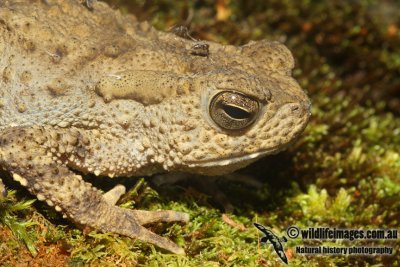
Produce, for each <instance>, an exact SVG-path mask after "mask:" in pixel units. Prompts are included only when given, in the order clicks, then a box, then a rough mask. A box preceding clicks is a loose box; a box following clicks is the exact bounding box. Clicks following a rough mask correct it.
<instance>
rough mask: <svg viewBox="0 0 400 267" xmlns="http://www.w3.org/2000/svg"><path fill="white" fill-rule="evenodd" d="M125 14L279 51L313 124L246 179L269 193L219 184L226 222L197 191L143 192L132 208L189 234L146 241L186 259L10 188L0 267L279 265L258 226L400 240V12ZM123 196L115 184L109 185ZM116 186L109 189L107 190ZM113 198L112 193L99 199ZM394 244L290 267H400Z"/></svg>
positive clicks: (228, 8)
mask: <svg viewBox="0 0 400 267" xmlns="http://www.w3.org/2000/svg"><path fill="white" fill-rule="evenodd" d="M108 2H110V3H111V4H112V5H113V6H114V7H119V8H121V9H122V10H123V12H131V13H134V14H136V15H137V16H138V18H139V19H140V20H149V21H150V22H151V23H152V24H153V25H154V26H155V27H156V28H158V29H163V30H169V29H171V28H172V27H174V26H175V25H182V24H185V23H187V22H188V21H190V30H191V35H192V36H193V37H194V38H198V39H206V40H213V41H217V42H222V43H231V44H236V45H241V44H245V43H246V42H248V41H249V40H258V39H263V38H267V39H273V40H279V41H282V42H284V43H285V44H286V45H287V46H288V47H289V48H290V50H291V51H292V52H293V54H294V56H295V58H296V69H295V70H294V76H295V77H296V78H297V79H298V81H299V83H300V84H301V85H302V87H303V88H305V89H306V90H307V91H308V93H309V95H310V98H311V99H312V102H313V108H312V114H313V116H312V119H311V121H310V124H309V126H308V127H307V129H306V131H305V133H304V134H303V136H302V138H301V139H300V140H299V141H298V142H297V143H296V144H295V145H294V146H292V147H291V148H290V149H289V150H288V151H285V152H283V153H281V154H279V155H276V156H271V157H267V158H265V159H262V160H260V161H258V162H257V163H255V164H253V165H251V166H249V167H248V168H246V169H244V170H242V171H241V173H244V174H250V175H252V176H253V177H255V178H256V179H257V180H258V181H259V182H261V183H262V186H261V187H259V188H254V187H248V186H244V185H243V184H238V183H234V182H224V181H221V183H223V186H222V188H223V191H224V193H225V194H226V196H227V198H228V200H229V201H230V202H231V203H232V204H233V206H234V212H233V214H223V212H221V211H220V209H219V206H218V205H217V204H213V201H212V200H210V197H209V196H207V195H206V194H204V193H201V191H200V190H198V189H197V188H195V187H193V186H183V185H182V186H169V187H164V188H158V189H157V190H156V189H154V188H153V187H152V186H151V184H150V183H149V182H147V181H146V180H144V179H136V180H132V181H130V182H129V184H132V185H134V186H133V187H131V188H132V190H131V191H130V193H129V194H128V195H127V196H126V197H125V199H124V201H122V205H123V206H125V207H131V208H132V207H134V208H141V209H174V210H181V211H186V212H188V213H189V214H190V216H191V221H190V223H189V224H187V225H179V224H170V225H163V224H159V225H153V226H151V229H152V230H154V231H155V232H157V233H159V234H162V235H164V236H167V237H169V238H171V239H172V240H174V241H175V242H176V243H178V244H180V245H181V246H184V247H185V250H186V252H187V255H186V256H176V255H171V254H166V253H162V252H160V251H159V250H158V249H156V248H154V247H153V246H150V245H146V244H143V243H140V242H138V241H135V240H132V239H129V238H125V237H120V236H117V235H114V234H100V233H96V232H90V233H85V234H83V232H82V231H81V230H78V229H77V228H76V227H75V226H74V225H72V224H71V223H70V222H68V221H66V220H63V219H62V218H61V216H59V215H58V214H56V212H55V211H53V210H52V209H51V208H49V207H47V206H46V205H44V204H42V203H39V202H38V201H36V202H34V203H32V201H31V200H32V199H34V197H33V196H31V195H29V194H28V193H27V191H26V190H24V189H23V188H21V187H20V186H18V185H17V184H16V183H14V182H12V179H10V177H8V176H7V174H2V178H5V179H4V180H5V183H6V185H7V187H8V188H9V189H10V190H11V189H12V190H17V193H16V192H15V191H9V194H8V197H7V198H5V199H1V200H0V265H1V266H68V265H71V266H83V265H92V266H136V265H137V266H281V265H282V263H281V261H280V260H279V258H278V257H277V255H276V254H275V252H274V251H273V249H272V247H271V245H267V246H265V245H263V246H259V245H258V242H257V239H258V237H260V236H261V235H260V233H258V232H257V229H256V228H254V227H253V226H252V222H255V221H257V222H259V223H261V224H263V225H265V226H268V227H270V228H272V229H273V230H274V232H275V233H277V234H278V235H283V234H285V229H286V228H287V227H289V226H291V225H297V226H298V227H300V228H308V227H317V226H332V227H336V228H356V229H376V228H386V229H389V228H395V229H398V228H399V221H400V154H399V153H400V117H399V116H400V3H399V2H398V1H396V0H385V1H380V0H356V1H347V0H337V1H328V0H325V1H316V0H299V1H288V0H268V1H261V0H256V1H246V0H241V1H233V0H232V1H229V0H218V1H209V0H203V1H167V0H153V1H150V0H147V1H146V0H140V1H128V0H126V1H123V0H121V1H117V0H115V1H111V0H109V1H108ZM111 182H112V183H115V182H117V181H111ZM111 182H110V183H111ZM104 189H107V188H104ZM304 244H308V245H326V246H328V245H331V246H332V245H336V246H360V245H364V246H390V247H393V248H394V255H392V256H379V255H373V256H362V255H358V256H340V255H339V256H312V255H308V256H305V255H301V254H298V253H296V251H295V247H296V246H300V245H304ZM399 248H400V246H399V241H398V240H395V241H379V240H375V241H348V242H347V241H336V242H335V241H326V242H325V241H324V242H322V241H308V242H305V241H302V240H300V239H289V241H288V242H287V243H285V250H286V255H287V256H288V258H289V265H291V266H298V265H299V266H301V265H307V266H349V265H350V266H399V265H400V254H399Z"/></svg>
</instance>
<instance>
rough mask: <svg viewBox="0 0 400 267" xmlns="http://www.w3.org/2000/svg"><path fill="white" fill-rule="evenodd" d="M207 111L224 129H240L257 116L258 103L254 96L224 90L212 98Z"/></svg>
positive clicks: (249, 123)
mask: <svg viewBox="0 0 400 267" xmlns="http://www.w3.org/2000/svg"><path fill="white" fill-rule="evenodd" d="M209 112H210V116H211V118H212V119H213V121H214V122H215V123H216V124H217V125H218V126H219V127H221V128H223V129H225V130H242V129H244V128H246V127H248V126H249V125H251V124H252V123H253V122H254V121H255V119H256V118H257V115H258V113H259V104H258V102H257V101H256V100H255V99H254V98H251V97H248V96H245V95H243V94H240V93H236V92H232V91H224V92H221V93H218V94H217V95H215V96H214V97H213V98H212V100H211V103H210V109H209Z"/></svg>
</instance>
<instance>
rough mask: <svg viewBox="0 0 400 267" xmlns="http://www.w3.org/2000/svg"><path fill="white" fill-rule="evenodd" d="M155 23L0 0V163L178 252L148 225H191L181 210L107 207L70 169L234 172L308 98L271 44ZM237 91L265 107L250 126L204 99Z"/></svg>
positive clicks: (110, 202) (289, 136) (66, 208)
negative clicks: (224, 123)
mask: <svg viewBox="0 0 400 267" xmlns="http://www.w3.org/2000/svg"><path fill="white" fill-rule="evenodd" d="M207 44H209V54H208V56H199V55H195V54H193V53H191V51H192V48H193V46H194V45H195V42H193V41H192V40H186V39H182V38H180V37H178V36H175V35H173V34H171V33H163V32H158V31H156V30H154V29H153V28H152V27H151V26H149V25H148V24H147V23H146V22H143V23H138V22H137V21H136V19H135V18H134V17H133V16H123V15H121V14H120V13H119V12H117V11H114V10H112V9H111V8H109V7H108V6H107V5H106V4H105V3H102V2H94V3H93V6H92V8H91V9H88V8H87V7H85V6H83V5H82V4H81V3H80V2H79V1H75V0H57V1H56V0H55V1H50V0H49V1H18V0H12V1H7V0H5V1H0V165H1V166H2V168H4V169H5V170H7V171H9V172H11V173H12V174H13V177H14V179H15V180H17V181H19V182H20V183H21V184H22V185H24V186H26V187H27V188H28V189H29V190H30V192H32V193H33V194H35V195H36V196H37V197H38V199H39V200H45V201H47V203H48V204H49V205H54V206H55V209H56V210H57V211H60V212H62V213H64V214H65V215H67V216H68V217H69V218H71V219H72V220H74V221H75V222H77V223H79V224H84V225H88V226H91V227H94V228H97V229H100V230H102V231H111V232H116V233H119V234H123V235H127V236H131V237H134V238H138V239H140V240H142V241H145V242H150V243H152V244H155V245H157V246H159V247H162V248H164V249H167V250H169V251H171V252H174V253H184V251H183V249H182V248H180V247H178V246H177V245H175V244H174V243H172V242H171V241H169V240H167V239H165V238H163V237H160V236H158V235H156V234H154V233H152V232H150V231H148V230H147V229H146V228H144V227H143V226H142V225H144V224H147V223H151V222H157V221H183V222H186V221H187V220H188V216H187V215H186V214H184V213H180V212H175V211H159V212H148V211H139V210H127V209H122V208H119V207H117V206H115V202H116V201H117V200H118V198H119V196H120V195H121V194H123V192H124V188H121V187H117V188H115V190H112V191H110V192H108V193H106V194H104V195H102V194H101V192H100V191H99V190H98V189H96V188H94V187H93V186H92V185H91V184H89V183H87V182H85V181H84V180H83V179H82V177H81V176H80V175H78V174H76V173H74V170H77V171H80V172H83V173H94V174H96V175H106V176H110V177H113V176H132V175H135V176H139V175H151V174H154V173H161V172H167V171H183V172H192V173H199V174H205V175H219V174H224V173H228V172H232V171H234V170H236V169H238V168H241V167H244V166H246V165H248V164H249V163H251V162H253V161H255V160H256V159H257V158H259V157H261V156H263V155H266V154H271V153H276V152H278V151H280V150H282V149H284V148H286V147H287V146H288V145H289V144H290V143H291V142H292V141H293V140H295V139H296V137H298V136H299V134H300V133H301V132H302V131H303V129H304V128H305V126H306V124H307V121H308V118H309V115H310V114H309V107H310V103H309V100H308V98H307V96H306V95H305V93H304V92H303V91H302V90H301V88H300V87H299V86H298V84H297V83H296V81H294V80H293V78H292V77H291V70H292V68H293V66H294V61H293V58H292V56H291V54H290V52H289V51H288V50H287V49H286V48H285V47H284V46H283V45H281V44H279V43H276V42H268V41H259V42H250V43H249V44H247V45H245V46H242V47H234V46H223V45H220V44H216V43H212V42H207ZM221 91H233V92H238V93H240V94H242V95H246V96H249V97H251V99H255V100H256V101H257V102H258V103H259V106H260V108H259V111H258V112H257V119H256V120H255V122H254V123H253V124H251V126H249V127H247V128H244V129H241V130H235V131H230V130H226V129H224V128H221V127H220V126H219V125H218V124H217V123H215V122H214V121H213V119H212V118H211V117H210V112H211V111H210V108H209V107H210V101H211V99H212V98H213V97H214V96H215V95H216V94H218V93H219V92H221Z"/></svg>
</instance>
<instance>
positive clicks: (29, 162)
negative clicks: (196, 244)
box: [0, 127, 189, 254]
mask: <svg viewBox="0 0 400 267" xmlns="http://www.w3.org/2000/svg"><path fill="white" fill-rule="evenodd" d="M83 135H84V132H80V131H76V132H74V133H72V132H60V131H58V130H55V129H52V128H48V127H31V128H21V127H14V128H9V129H7V130H2V131H1V132H0V165H1V166H3V168H5V169H6V170H7V171H10V172H11V173H12V174H13V178H14V179H15V180H17V181H19V182H20V183H21V184H22V185H23V186H26V187H27V188H28V189H29V191H30V192H31V193H33V194H35V195H36V196H37V198H38V199H39V200H44V201H46V202H47V204H49V205H50V206H54V207H55V209H56V210H57V211H60V212H62V213H64V214H65V215H67V216H68V217H69V218H71V219H72V220H73V221H75V222H77V223H79V224H83V225H86V226H89V227H93V228H95V229H99V230H101V231H103V232H114V233H118V234H121V235H126V236H129V237H132V238H137V239H139V240H141V241H144V242H148V243H151V244H154V245H156V246H159V247H161V248H163V249H166V250H169V251H171V252H173V253H176V254H184V250H183V249H182V248H181V247H179V246H177V245H176V244H175V243H173V242H171V241H170V240H168V239H166V238H164V237H161V236H158V235H156V234H154V233H153V232H151V231H149V230H147V229H146V228H144V227H143V226H142V225H144V224H147V223H152V222H159V221H164V222H171V221H182V222H187V221H188V219H189V218H188V215H187V214H186V213H182V212H175V211H142V210H129V209H123V208H120V207H117V206H115V205H114V203H115V202H116V199H117V197H115V194H114V192H112V194H110V193H109V194H107V193H106V194H105V195H103V194H101V192H100V191H99V190H98V189H96V188H95V187H93V186H92V185H91V184H90V183H87V182H85V181H84V180H83V179H82V177H81V176H80V175H77V174H75V173H74V172H72V171H71V170H70V169H69V168H68V167H67V165H66V162H67V159H68V158H69V157H71V156H75V154H76V155H79V154H82V149H84V147H83V145H82V140H84V137H83ZM78 152H79V153H78ZM117 195H118V193H117Z"/></svg>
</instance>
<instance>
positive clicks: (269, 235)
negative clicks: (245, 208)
mask: <svg viewBox="0 0 400 267" xmlns="http://www.w3.org/2000/svg"><path fill="white" fill-rule="evenodd" d="M253 224H254V226H255V227H257V229H258V230H260V231H261V232H262V233H263V234H264V236H263V237H261V238H260V240H259V242H260V244H267V243H268V241H269V242H270V243H271V244H272V246H273V247H274V249H275V252H276V254H278V256H279V258H280V259H281V260H282V261H283V262H284V263H286V264H288V259H287V257H286V254H285V251H284V248H283V245H282V243H283V242H286V241H287V238H286V237H285V236H282V237H278V236H277V235H276V234H275V233H274V232H272V231H271V230H270V229H268V228H266V227H264V226H263V225H261V224H259V223H253Z"/></svg>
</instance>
